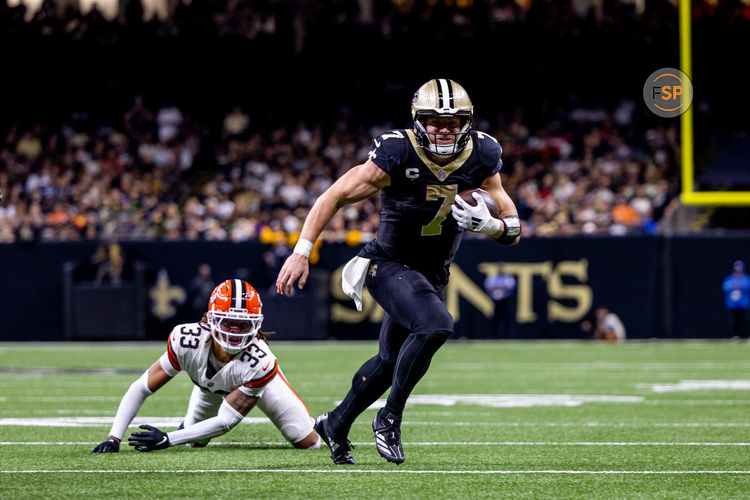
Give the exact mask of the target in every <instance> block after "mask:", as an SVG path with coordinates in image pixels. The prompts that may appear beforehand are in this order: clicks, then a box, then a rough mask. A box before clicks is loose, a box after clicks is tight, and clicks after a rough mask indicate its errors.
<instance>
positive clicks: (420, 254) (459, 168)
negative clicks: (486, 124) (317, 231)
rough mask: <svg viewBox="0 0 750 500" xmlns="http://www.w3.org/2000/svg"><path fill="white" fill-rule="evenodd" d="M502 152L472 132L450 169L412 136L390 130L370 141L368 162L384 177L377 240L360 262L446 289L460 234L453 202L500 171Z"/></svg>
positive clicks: (494, 143) (482, 135)
mask: <svg viewBox="0 0 750 500" xmlns="http://www.w3.org/2000/svg"><path fill="white" fill-rule="evenodd" d="M501 154H502V148H501V147H500V144H499V143H498V142H497V140H495V138H494V137H492V136H490V135H487V134H485V133H483V132H477V131H471V132H470V140H469V141H468V143H467V144H466V147H465V148H464V149H463V150H462V151H461V153H460V154H459V155H458V156H457V157H456V158H455V159H454V160H453V161H451V162H450V163H448V164H446V165H439V164H437V163H435V162H433V161H432V160H431V159H430V157H429V156H428V155H427V153H426V151H425V150H424V149H422V148H421V147H420V146H419V145H418V144H417V141H416V138H415V136H414V132H413V131H411V130H392V131H391V132H388V133H386V134H383V135H381V136H378V137H376V138H375V139H373V141H372V148H371V149H370V153H369V159H370V160H372V161H373V162H374V163H375V164H376V165H377V166H378V167H380V168H381V169H382V170H383V171H385V172H386V173H388V174H389V175H390V178H391V184H390V185H389V186H387V187H385V188H383V190H382V194H381V197H382V202H383V209H382V211H381V213H380V227H379V228H378V235H377V238H376V239H375V240H373V241H371V242H370V243H368V244H367V245H366V246H365V248H364V249H363V250H362V251H361V252H360V254H359V255H360V256H361V257H367V258H372V259H378V258H381V259H388V260H394V261H396V262H399V263H401V264H404V265H407V266H409V267H411V268H412V269H416V270H418V271H420V272H422V273H423V274H425V276H426V277H427V278H428V279H429V280H430V281H432V282H433V283H435V284H445V283H447V279H448V273H447V266H448V265H450V263H451V262H452V261H453V257H454V255H455V254H456V250H458V245H459V244H460V242H461V236H462V235H463V229H461V228H460V227H458V225H457V224H456V221H455V220H454V219H453V217H452V216H451V215H450V207H451V205H452V204H453V200H454V198H455V196H456V195H457V194H458V193H460V192H462V191H465V190H467V189H474V188H478V187H481V185H482V183H483V182H484V181H485V179H487V178H488V177H490V176H492V175H494V174H496V173H497V172H499V171H500V169H501V168H502V160H501V158H500V157H501Z"/></svg>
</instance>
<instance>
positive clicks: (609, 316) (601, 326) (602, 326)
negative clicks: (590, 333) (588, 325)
mask: <svg viewBox="0 0 750 500" xmlns="http://www.w3.org/2000/svg"><path fill="white" fill-rule="evenodd" d="M595 314H596V328H595V329H594V340H606V341H609V342H625V338H626V334H625V325H623V324H622V321H620V318H619V317H618V316H617V315H616V314H615V313H613V312H610V310H609V309H607V308H606V307H599V308H597V310H596V313H595Z"/></svg>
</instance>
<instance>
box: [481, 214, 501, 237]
mask: <svg viewBox="0 0 750 500" xmlns="http://www.w3.org/2000/svg"><path fill="white" fill-rule="evenodd" d="M500 222H501V221H500V219H495V218H494V217H493V218H491V219H490V220H488V221H487V224H485V226H484V227H483V228H482V231H483V232H485V233H487V234H489V235H490V236H492V235H494V234H496V233H499V232H500V228H501V227H502V226H500Z"/></svg>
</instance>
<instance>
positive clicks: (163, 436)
mask: <svg viewBox="0 0 750 500" xmlns="http://www.w3.org/2000/svg"><path fill="white" fill-rule="evenodd" d="M139 429H146V431H147V432H134V433H132V434H131V435H130V437H129V438H128V444H129V445H130V446H135V449H136V450H138V451H154V450H163V449H164V448H169V447H170V446H172V444H171V443H170V442H169V438H168V437H167V433H166V432H162V431H160V430H159V429H157V428H156V427H152V426H150V425H141V426H139Z"/></svg>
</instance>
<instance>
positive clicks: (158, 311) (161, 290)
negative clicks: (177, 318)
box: [148, 269, 187, 321]
mask: <svg viewBox="0 0 750 500" xmlns="http://www.w3.org/2000/svg"><path fill="white" fill-rule="evenodd" d="M148 296H149V297H150V298H151V312H152V313H153V314H154V316H156V317H157V318H159V319H160V320H162V321H164V320H166V319H169V318H171V317H172V316H174V315H175V314H177V308H176V307H175V306H174V305H172V303H173V302H174V303H176V304H177V305H182V304H184V303H185V299H187V293H186V292H185V289H184V288H183V287H181V286H180V285H172V284H171V283H170V282H169V274H168V273H167V270H166V269H159V274H158V275H157V276H156V284H155V285H154V286H153V287H152V288H151V290H149V292H148Z"/></svg>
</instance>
